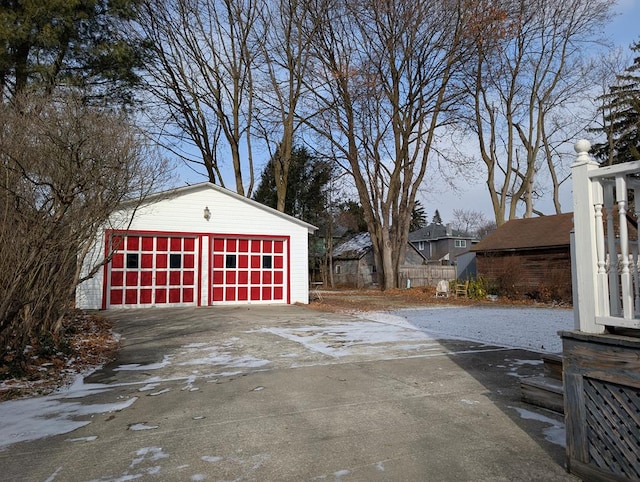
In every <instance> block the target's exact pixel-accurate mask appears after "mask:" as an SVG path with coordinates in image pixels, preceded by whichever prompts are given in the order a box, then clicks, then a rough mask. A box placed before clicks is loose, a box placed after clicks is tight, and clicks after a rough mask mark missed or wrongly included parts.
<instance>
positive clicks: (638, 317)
mask: <svg viewBox="0 0 640 482" xmlns="http://www.w3.org/2000/svg"><path fill="white" fill-rule="evenodd" d="M590 148H591V145H590V144H589V142H588V141H585V140H581V141H578V142H577V143H576V146H575V150H576V152H577V153H578V157H577V159H576V162H575V163H574V164H573V165H572V166H571V169H572V178H573V208H574V214H573V215H574V219H573V223H574V246H573V247H574V253H573V254H574V255H573V259H574V267H573V268H574V271H575V277H574V279H575V281H576V283H575V284H576V285H575V286H574V287H573V289H574V293H575V296H574V300H575V303H576V306H574V313H575V323H576V329H578V330H580V331H584V332H588V333H603V332H604V331H605V327H606V326H619V327H627V328H640V264H639V259H638V253H639V251H640V239H638V238H639V236H638V235H637V225H636V226H633V225H634V224H635V220H636V219H638V211H639V210H640V177H637V175H639V174H640V161H635V162H627V163H623V164H617V165H614V166H607V167H600V165H599V164H598V163H597V162H595V161H594V160H593V159H592V158H591V156H590V155H589V153H588V152H589V149H590ZM629 193H633V199H634V200H635V201H634V203H633V204H634V206H635V207H634V212H633V213H631V212H629V211H628V210H629ZM629 226H633V229H632V232H633V236H632V239H631V240H630V239H629Z"/></svg>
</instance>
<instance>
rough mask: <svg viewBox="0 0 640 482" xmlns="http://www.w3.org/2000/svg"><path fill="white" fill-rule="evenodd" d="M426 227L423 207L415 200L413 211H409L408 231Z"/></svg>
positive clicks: (425, 215)
mask: <svg viewBox="0 0 640 482" xmlns="http://www.w3.org/2000/svg"><path fill="white" fill-rule="evenodd" d="M436 212H437V211H436ZM438 216H440V214H438ZM426 225H427V213H426V212H425V211H424V207H423V206H422V203H421V202H420V200H416V202H415V204H414V205H413V211H411V224H410V225H409V231H410V232H413V231H417V230H418V229H421V228H424V227H425V226H426Z"/></svg>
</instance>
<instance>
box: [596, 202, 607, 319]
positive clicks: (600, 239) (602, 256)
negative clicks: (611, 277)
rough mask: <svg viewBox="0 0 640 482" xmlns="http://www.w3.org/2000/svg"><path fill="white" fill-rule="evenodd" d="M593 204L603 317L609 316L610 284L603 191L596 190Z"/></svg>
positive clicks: (597, 285) (597, 283)
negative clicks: (603, 214) (603, 212)
mask: <svg viewBox="0 0 640 482" xmlns="http://www.w3.org/2000/svg"><path fill="white" fill-rule="evenodd" d="M593 202H594V208H595V213H594V215H595V228H596V258H597V264H598V266H597V271H596V287H597V296H598V298H599V299H600V305H601V306H602V316H609V313H610V311H609V304H610V301H609V283H608V279H607V259H606V249H605V239H604V225H603V219H602V205H603V200H602V191H600V190H595V192H594V196H593Z"/></svg>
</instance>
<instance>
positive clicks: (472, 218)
mask: <svg viewBox="0 0 640 482" xmlns="http://www.w3.org/2000/svg"><path fill="white" fill-rule="evenodd" d="M487 223H488V221H487V218H486V216H485V215H484V214H483V213H482V212H480V211H476V210H474V209H454V210H453V219H452V222H451V227H452V228H453V229H455V230H457V231H461V232H463V233H465V234H466V235H468V236H475V235H476V233H477V232H478V230H479V229H480V228H481V227H483V226H486V225H487Z"/></svg>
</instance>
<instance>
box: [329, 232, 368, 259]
mask: <svg viewBox="0 0 640 482" xmlns="http://www.w3.org/2000/svg"><path fill="white" fill-rule="evenodd" d="M370 249H372V246H371V236H369V233H358V234H356V235H354V236H353V237H351V238H349V239H347V240H346V241H345V242H343V243H340V244H339V245H338V246H335V247H334V248H333V253H332V254H333V257H334V258H335V259H360V258H362V257H363V256H364V255H365V254H367V253H368V252H369V250H370Z"/></svg>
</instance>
